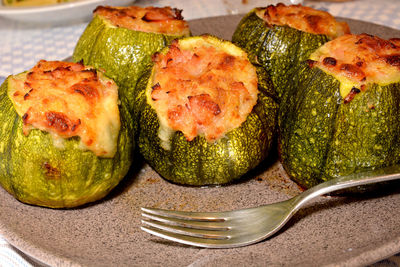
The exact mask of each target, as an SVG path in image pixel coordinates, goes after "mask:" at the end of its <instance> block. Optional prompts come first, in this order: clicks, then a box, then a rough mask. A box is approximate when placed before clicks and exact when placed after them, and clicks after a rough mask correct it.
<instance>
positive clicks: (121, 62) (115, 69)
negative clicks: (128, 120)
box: [73, 6, 190, 109]
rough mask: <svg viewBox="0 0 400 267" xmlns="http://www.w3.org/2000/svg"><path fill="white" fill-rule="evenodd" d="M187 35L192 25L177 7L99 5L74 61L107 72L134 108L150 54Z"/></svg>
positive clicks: (81, 40) (77, 46) (76, 51)
mask: <svg viewBox="0 0 400 267" xmlns="http://www.w3.org/2000/svg"><path fill="white" fill-rule="evenodd" d="M188 35H190V31H189V26H188V24H187V22H186V21H185V20H183V17H182V15H181V10H178V9H175V8H170V7H163V8H158V7H144V8H141V7H136V6H130V7H109V6H107V7H103V6H99V7H97V8H96V9H95V10H94V17H93V20H92V21H91V22H90V24H89V25H88V26H87V28H86V30H85V31H84V33H83V34H82V36H81V37H80V39H79V41H78V43H77V45H76V47H75V51H74V54H73V60H74V61H75V62H78V61H81V60H83V62H84V64H88V65H91V66H94V67H95V68H102V69H104V70H105V73H106V75H107V76H109V77H110V78H112V79H114V80H115V81H116V83H117V84H118V86H119V87H120V93H121V95H124V96H125V97H127V99H128V102H129V105H130V108H131V109H133V105H134V103H133V89H134V88H135V86H136V83H137V81H138V79H139V77H140V76H141V75H142V74H143V73H144V71H145V70H146V69H147V68H149V67H150V65H151V55H152V54H154V53H155V52H157V51H159V50H160V49H161V48H163V47H164V46H166V45H167V44H169V43H170V42H171V41H172V40H173V39H176V38H178V37H182V36H188Z"/></svg>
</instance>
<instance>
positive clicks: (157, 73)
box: [150, 36, 258, 142]
mask: <svg viewBox="0 0 400 267" xmlns="http://www.w3.org/2000/svg"><path fill="white" fill-rule="evenodd" d="M219 42H221V41H219ZM214 43H215V38H214V39H213V38H210V37H207V36H202V37H198V38H193V39H190V40H189V41H183V42H178V41H175V42H173V43H172V44H171V46H170V47H169V50H168V53H166V54H157V55H156V56H155V57H154V61H155V69H154V75H153V79H152V81H151V82H152V90H151V94H150V96H151V99H152V101H153V103H152V105H153V107H154V108H155V110H156V111H157V114H158V115H159V118H161V119H160V120H161V122H162V124H165V125H167V126H168V127H169V128H171V129H173V130H174V131H181V132H182V133H183V134H184V135H185V137H186V139H187V140H188V141H191V140H193V139H194V138H195V137H196V136H198V135H200V134H203V135H204V136H205V138H206V139H207V140H208V141H210V142H211V141H214V140H216V139H218V138H220V137H222V136H224V135H225V133H227V132H228V131H230V130H231V129H234V128H237V127H239V126H240V125H241V123H242V122H244V121H245V120H246V118H247V115H248V114H249V113H250V112H251V110H252V108H253V106H254V105H255V104H256V102H257V94H258V88H257V75H256V71H255V68H254V67H253V66H252V65H251V64H250V62H249V61H248V59H247V54H246V53H244V52H243V51H242V50H240V49H239V48H237V47H236V46H234V45H232V44H230V45H227V46H226V47H220V46H217V45H215V44H214Z"/></svg>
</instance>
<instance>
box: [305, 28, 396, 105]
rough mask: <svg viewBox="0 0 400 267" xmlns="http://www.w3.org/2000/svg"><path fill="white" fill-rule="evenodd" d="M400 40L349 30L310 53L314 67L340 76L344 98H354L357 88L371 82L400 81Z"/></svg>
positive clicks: (364, 88)
mask: <svg viewBox="0 0 400 267" xmlns="http://www.w3.org/2000/svg"><path fill="white" fill-rule="evenodd" d="M399 44H400V42H398V41H396V40H395V39H391V40H384V39H381V38H379V37H376V36H372V35H368V34H360V35H351V34H346V35H343V36H341V37H338V38H337V39H335V40H333V41H330V42H328V43H325V44H324V45H323V46H321V47H320V48H319V49H317V50H316V51H315V52H314V53H313V54H312V55H311V56H310V59H311V61H313V62H314V63H313V66H310V67H319V68H321V69H322V70H324V71H325V72H327V73H329V74H331V75H333V76H334V77H335V78H336V79H338V80H339V81H340V82H341V88H340V92H341V95H342V97H343V99H347V100H349V99H350V100H351V99H353V98H354V96H355V94H357V93H355V92H354V90H353V88H360V89H361V91H364V90H366V89H367V88H368V85H369V84H373V83H377V84H380V85H385V84H389V83H392V82H398V81H400V46H399ZM333 62H335V64H332V63H333ZM357 90H358V89H357ZM345 102H349V101H345Z"/></svg>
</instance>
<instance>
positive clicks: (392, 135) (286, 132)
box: [278, 64, 400, 188]
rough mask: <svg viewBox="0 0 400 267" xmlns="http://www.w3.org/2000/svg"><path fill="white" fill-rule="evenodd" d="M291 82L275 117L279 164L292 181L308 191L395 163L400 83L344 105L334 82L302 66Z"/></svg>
mask: <svg viewBox="0 0 400 267" xmlns="http://www.w3.org/2000/svg"><path fill="white" fill-rule="evenodd" d="M296 79H297V80H298V81H299V82H298V87H297V89H292V90H289V91H287V92H286V93H285V94H284V95H283V97H282V102H281V107H280V110H279V115H278V125H279V141H278V143H279V151H280V158H281V161H282V164H283V166H284V168H285V170H286V171H287V173H288V174H289V176H290V177H291V178H292V179H293V180H295V181H296V182H297V183H299V184H300V185H301V186H303V187H305V188H310V187H312V186H315V185H317V184H318V183H321V182H323V181H326V180H329V179H332V178H334V177H337V176H341V175H348V174H351V173H355V172H360V171H363V170H367V169H371V168H379V167H383V166H388V165H392V164H395V163H397V162H399V159H400V158H399V155H400V154H399V148H400V146H399V126H398V125H399V124H398V119H397V118H398V116H399V115H400V110H399V104H400V95H399V93H398V92H399V90H400V83H394V84H390V85H386V86H380V85H378V84H373V85H370V86H369V87H368V89H367V90H366V91H364V92H361V93H359V94H357V95H356V96H355V98H354V99H353V100H351V101H350V102H349V103H344V102H343V99H342V97H341V96H340V92H339V87H340V82H339V81H338V80H336V79H335V78H334V77H333V76H331V75H328V74H326V73H325V72H323V71H322V70H320V69H318V68H310V67H309V66H308V65H307V64H304V65H303V67H302V68H301V70H300V71H299V73H298V75H297V77H296ZM371 107H373V108H371Z"/></svg>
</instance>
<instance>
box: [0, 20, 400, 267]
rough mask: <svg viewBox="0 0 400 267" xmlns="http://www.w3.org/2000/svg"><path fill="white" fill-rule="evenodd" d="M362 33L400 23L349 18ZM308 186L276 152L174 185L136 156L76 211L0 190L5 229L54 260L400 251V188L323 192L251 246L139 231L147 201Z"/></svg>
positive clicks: (226, 23) (202, 200) (159, 261)
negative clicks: (252, 164)
mask: <svg viewBox="0 0 400 267" xmlns="http://www.w3.org/2000/svg"><path fill="white" fill-rule="evenodd" d="M239 19H240V16H225V17H216V18H209V19H201V20H195V21H192V22H191V23H190V24H191V27H192V31H193V34H201V33H211V34H215V35H217V36H220V37H223V38H226V39H229V38H230V37H231V35H232V33H233V30H234V28H235V26H236V25H237V23H238V22H239ZM347 21H348V22H349V24H350V26H351V29H352V31H353V32H355V33H360V32H368V33H371V34H377V35H380V36H382V37H384V38H389V37H395V36H397V37H400V33H399V32H398V31H396V30H393V29H389V28H386V27H382V26H378V25H374V24H369V23H364V22H360V21H354V20H347ZM299 192H300V189H299V188H298V187H297V186H296V185H295V184H294V183H293V182H291V181H290V180H288V179H287V177H286V176H285V174H284V172H283V170H282V168H281V166H280V164H279V163H277V162H276V159H274V158H270V159H268V160H267V161H266V162H264V164H262V166H261V167H260V168H258V169H257V170H255V171H253V172H252V173H250V174H249V175H248V176H246V177H244V179H242V181H240V182H239V183H236V184H233V185H229V186H225V187H208V188H193V187H183V186H178V185H173V184H170V183H168V182H166V181H164V180H163V179H161V178H160V177H159V176H158V175H157V174H156V173H155V172H154V171H152V170H151V168H150V167H148V166H147V165H146V164H144V163H141V161H140V160H138V161H137V162H136V164H135V166H134V167H133V169H132V171H131V173H130V174H129V175H128V177H127V178H126V179H125V180H124V181H123V182H122V183H121V184H120V185H119V186H118V187H117V188H116V189H115V190H114V191H113V192H112V193H111V194H110V195H109V196H108V197H107V198H106V199H104V200H102V201H100V202H97V203H93V204H91V205H87V206H85V207H82V208H79V209H72V210H52V209H46V208H41V207H34V206H29V205H25V204H22V203H20V202H18V201H17V200H15V199H14V198H13V197H12V196H10V195H9V194H8V193H6V192H5V191H4V190H2V189H0V233H1V234H2V235H3V236H4V237H5V238H6V239H7V240H8V241H9V242H10V243H11V244H13V245H15V246H16V247H17V248H19V249H20V250H22V251H23V252H25V253H27V254H28V255H30V256H32V257H33V258H35V259H38V260H39V261H41V262H44V263H46V264H48V265H51V266H70V265H72V266H75V265H77V266H80V265H82V266H136V265H141V266H142V265H144V266H148V265H151V266H187V265H190V266H238V265H239V266H248V265H253V266H254V265H256V266H282V265H287V266H322V265H324V266H325V265H341V266H354V265H358V266H360V265H365V264H369V263H372V262H376V261H378V260H380V259H383V258H385V257H388V256H390V255H392V254H394V253H396V252H399V251H400V205H399V204H400V189H398V190H396V189H393V187H392V190H390V191H383V192H380V193H378V194H374V195H369V196H362V197H354V196H353V197H336V196H335V197H320V198H318V199H317V200H315V201H314V202H312V203H310V204H309V205H308V206H307V207H305V208H304V209H302V210H300V211H299V213H297V214H296V215H295V216H294V217H293V218H292V219H291V221H290V222H289V223H288V224H287V225H286V226H285V227H284V228H283V229H282V230H281V231H280V232H279V233H278V234H276V235H275V236H273V237H272V238H270V239H268V240H266V241H264V242H261V243H258V244H255V245H252V246H248V247H243V248H235V249H200V248H195V247H190V246H186V245H181V244H177V243H172V242H169V241H166V240H163V239H160V238H157V237H154V236H152V235H149V234H147V233H144V232H142V231H141V230H140V225H141V223H140V219H141V216H140V210H139V208H140V207H142V206H150V207H160V208H167V209H179V210H195V211H221V210H230V209H239V208H245V207H252V206H257V205H261V204H266V203H272V202H276V201H281V200H285V199H287V198H289V197H290V196H294V195H296V194H298V193H299Z"/></svg>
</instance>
